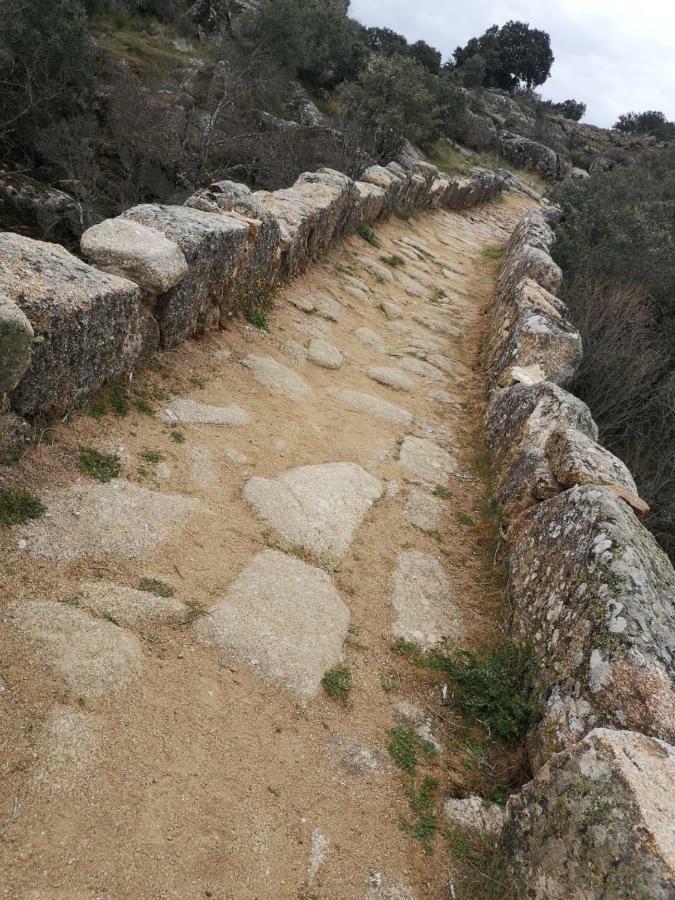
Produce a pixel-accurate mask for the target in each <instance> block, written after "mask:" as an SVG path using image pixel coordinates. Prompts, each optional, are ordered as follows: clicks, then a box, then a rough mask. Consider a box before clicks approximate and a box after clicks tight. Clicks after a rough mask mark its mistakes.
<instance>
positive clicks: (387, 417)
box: [335, 390, 413, 425]
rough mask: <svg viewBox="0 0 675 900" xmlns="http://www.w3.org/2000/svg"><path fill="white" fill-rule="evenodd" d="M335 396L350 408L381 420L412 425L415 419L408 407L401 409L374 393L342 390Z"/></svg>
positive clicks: (394, 423)
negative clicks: (375, 395)
mask: <svg viewBox="0 0 675 900" xmlns="http://www.w3.org/2000/svg"><path fill="white" fill-rule="evenodd" d="M335 396H336V397H339V399H340V400H342V402H343V403H344V404H345V406H347V407H348V408H349V409H353V410H354V411H355V412H362V413H366V414H367V415H369V416H373V417H374V418H375V419H379V420H380V421H381V422H389V423H390V424H391V425H410V423H411V422H412V420H413V416H412V413H410V412H408V410H407V409H401V407H400V406H395V405H394V404H393V403H389V402H388V401H387V400H380V398H379V397H374V396H373V395H372V394H362V393H361V391H350V390H342V391H336V392H335Z"/></svg>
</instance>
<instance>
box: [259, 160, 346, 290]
mask: <svg viewBox="0 0 675 900" xmlns="http://www.w3.org/2000/svg"><path fill="white" fill-rule="evenodd" d="M254 196H255V198H256V200H257V201H258V202H259V203H260V204H262V206H263V207H264V208H265V209H266V210H268V212H270V213H271V214H272V215H273V216H274V217H275V218H276V220H277V222H278V224H279V228H280V232H281V242H280V246H281V260H280V274H281V276H282V277H283V278H292V277H293V276H294V275H298V274H299V273H300V272H302V271H303V270H304V269H305V268H306V267H307V264H308V263H309V262H310V260H313V259H316V258H317V257H318V256H319V255H320V254H321V253H323V252H324V251H325V250H326V249H327V248H328V247H329V246H330V245H331V243H332V242H333V241H334V240H335V239H336V238H337V237H339V236H340V235H341V234H342V233H344V231H345V230H346V229H347V227H348V223H349V219H350V216H351V213H352V211H353V205H352V199H353V182H352V180H351V178H348V177H347V176H346V175H343V174H342V173H341V172H336V171H334V170H333V169H320V170H319V171H318V172H305V173H304V174H302V175H300V177H299V178H298V179H297V181H296V182H295V184H294V185H293V187H291V188H286V189H284V190H280V191H272V192H269V191H257V192H256V193H255V194H254Z"/></svg>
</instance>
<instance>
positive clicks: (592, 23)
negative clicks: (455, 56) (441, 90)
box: [350, 0, 675, 126]
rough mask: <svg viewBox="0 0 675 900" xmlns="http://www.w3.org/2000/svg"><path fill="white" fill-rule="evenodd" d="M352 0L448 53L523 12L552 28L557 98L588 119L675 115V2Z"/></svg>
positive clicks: (376, 19)
mask: <svg viewBox="0 0 675 900" xmlns="http://www.w3.org/2000/svg"><path fill="white" fill-rule="evenodd" d="M453 7H454V8H450V4H449V3H448V2H447V0H415V2H411V0H388V2H386V3H382V2H381V0H352V4H351V13H350V14H351V15H352V16H353V17H354V18H356V19H358V20H359V21H361V22H363V24H364V25H379V26H383V27H388V28H393V29H394V30H395V31H399V32H401V33H402V34H405V35H406V37H407V38H408V39H409V40H412V41H416V40H425V41H427V43H429V44H432V45H433V46H434V47H437V48H438V49H439V50H440V51H441V52H442V53H443V57H444V59H447V58H448V57H449V56H451V55H452V51H453V50H454V49H455V47H456V46H457V45H458V44H465V43H466V42H467V40H468V39H469V38H471V37H475V36H478V35H480V34H482V33H483V32H484V31H485V29H486V28H489V27H490V25H494V24H497V25H502V24H503V23H504V22H506V21H508V20H509V19H520V20H524V21H526V22H529V24H530V25H531V26H532V27H533V28H542V29H543V30H544V31H547V32H548V33H549V34H550V35H551V45H552V47H553V52H554V54H555V62H554V64H553V69H552V71H551V77H550V78H549V80H548V81H547V82H546V84H545V85H543V86H542V87H541V88H538V90H540V91H541V93H542V94H543V95H544V96H545V97H546V98H550V99H551V100H556V101H559V100H565V99H567V98H568V97H573V98H574V99H576V100H583V101H584V102H585V103H586V105H587V107H588V110H587V113H586V116H585V120H586V121H588V122H593V123H594V124H596V125H605V126H607V125H611V124H613V122H614V121H615V120H616V118H617V116H618V115H619V114H620V113H623V112H628V111H629V110H645V109H660V110H662V111H663V112H664V113H665V114H666V116H667V117H668V118H669V119H672V120H675V53H674V52H673V45H674V41H675V37H674V36H675V4H673V3H672V2H669V3H668V2H665V0H642V2H641V3H635V0H549V2H547V3H542V2H541V0H472V2H471V3H468V2H467V3H466V4H463V5H462V6H461V7H459V8H458V5H456V4H453Z"/></svg>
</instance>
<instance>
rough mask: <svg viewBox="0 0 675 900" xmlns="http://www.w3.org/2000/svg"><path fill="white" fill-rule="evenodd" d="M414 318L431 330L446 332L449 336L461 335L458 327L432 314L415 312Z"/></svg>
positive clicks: (456, 336)
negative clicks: (435, 317)
mask: <svg viewBox="0 0 675 900" xmlns="http://www.w3.org/2000/svg"><path fill="white" fill-rule="evenodd" d="M413 320H414V321H415V322H418V323H419V324H420V325H424V327H425V328H428V329H429V331H438V332H439V333H440V334H446V335H447V336H448V337H454V338H458V337H460V331H459V330H458V329H457V328H455V327H454V326H453V325H450V324H448V323H447V322H443V321H442V320H441V319H434V318H433V317H432V316H425V315H423V314H421V313H414V314H413Z"/></svg>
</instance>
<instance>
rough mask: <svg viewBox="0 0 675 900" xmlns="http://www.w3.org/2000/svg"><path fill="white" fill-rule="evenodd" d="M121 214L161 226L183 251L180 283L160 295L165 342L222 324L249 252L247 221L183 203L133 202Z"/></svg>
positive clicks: (157, 310) (158, 309)
mask: <svg viewBox="0 0 675 900" xmlns="http://www.w3.org/2000/svg"><path fill="white" fill-rule="evenodd" d="M121 218H122V219H125V220H130V221H132V222H140V224H141V225H146V226H147V227H148V228H153V229H155V230H156V231H160V232H161V233H162V234H163V235H164V236H165V237H166V238H168V239H169V240H171V241H174V242H175V243H176V244H178V246H179V247H180V249H181V250H182V252H183V254H184V255H185V258H186V260H187V262H188V265H189V267H190V271H189V274H188V275H186V276H185V277H184V278H183V279H182V280H181V281H180V283H179V284H177V285H176V286H175V287H173V288H171V289H170V290H169V291H167V292H166V293H164V294H160V295H159V297H158V298H157V303H156V307H155V318H156V319H157V322H158V323H159V328H160V332H161V337H162V345H163V346H164V347H175V346H176V345H177V344H180V343H181V342H182V341H184V340H187V338H189V337H192V336H193V335H195V334H199V333H201V332H203V331H205V330H207V329H209V328H213V327H215V326H217V325H218V323H219V322H220V320H221V315H222V314H226V313H227V308H228V301H229V300H230V299H231V295H232V292H233V289H234V285H235V282H236V275H237V271H238V269H239V266H240V265H241V262H242V259H243V258H244V257H245V255H246V248H247V244H248V232H249V226H248V224H247V223H246V222H243V221H240V220H238V219H234V218H231V217H228V216H223V215H213V214H211V213H207V212H202V211H201V210H198V209H190V208H188V207H185V206H160V205H155V204H146V205H143V206H134V207H133V208H132V209H129V210H127V211H126V212H124V213H123V214H122V216H121Z"/></svg>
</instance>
